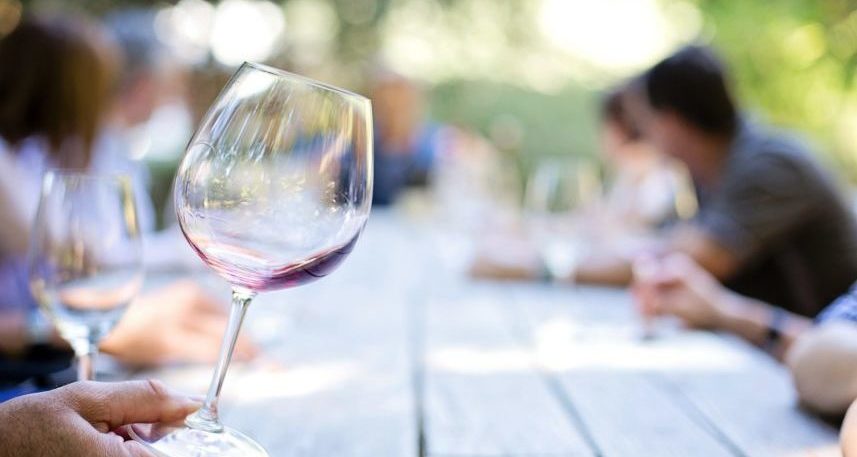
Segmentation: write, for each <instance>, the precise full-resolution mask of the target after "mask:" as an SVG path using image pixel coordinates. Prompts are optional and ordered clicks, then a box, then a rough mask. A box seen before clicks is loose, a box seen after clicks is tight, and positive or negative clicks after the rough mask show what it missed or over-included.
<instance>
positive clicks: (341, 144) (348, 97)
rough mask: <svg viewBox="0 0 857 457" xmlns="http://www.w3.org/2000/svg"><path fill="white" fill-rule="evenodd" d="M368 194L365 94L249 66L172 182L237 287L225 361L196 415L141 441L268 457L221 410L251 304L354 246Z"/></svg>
mask: <svg viewBox="0 0 857 457" xmlns="http://www.w3.org/2000/svg"><path fill="white" fill-rule="evenodd" d="M371 201H372V111H371V104H370V102H369V100H367V99H366V98H364V97H361V96H359V95H356V94H353V93H350V92H347V91H344V90H341V89H337V88H335V87H331V86H328V85H326V84H323V83H319V82H316V81H313V80H311V79H307V78H304V77H301V76H298V75H293V74H291V73H287V72H284V71H281V70H278V69H274V68H271V67H267V66H263V65H258V64H252V63H245V64H244V65H242V66H241V68H239V69H238V71H237V72H236V73H235V75H234V76H233V77H232V79H231V80H230V81H229V83H228V84H227V85H226V87H225V88H224V89H223V91H222V92H221V94H220V96H219V97H218V99H217V100H216V101H215V103H214V105H213V106H212V107H211V108H210V110H209V112H208V114H206V116H205V118H204V119H203V120H202V123H201V125H200V127H199V129H198V130H197V132H196V133H195V135H194V137H193V138H192V139H191V142H190V145H189V146H188V148H187V152H186V154H185V157H184V159H183V160H182V163H181V165H180V166H179V171H178V176H177V178H176V184H175V205H176V212H177V215H178V220H179V223H180V226H181V229H182V232H183V233H184V235H185V238H186V239H187V241H188V242H189V243H190V245H191V246H192V247H193V249H194V250H195V251H196V252H197V254H199V256H200V257H201V258H202V259H203V260H204V261H205V262H206V263H207V264H208V265H209V266H210V267H211V268H212V269H213V270H214V271H215V272H217V273H218V274H219V275H220V276H221V277H223V278H224V279H225V280H226V281H228V282H229V283H230V284H231V285H232V288H233V293H232V312H231V315H230V319H229V324H228V328H227V329H226V332H225V334H224V337H223V344H222V347H221V352H220V358H219V361H218V364H217V367H216V369H215V372H214V376H213V377H212V381H211V385H210V387H209V390H208V395H207V397H206V400H205V403H204V406H203V407H202V408H201V409H200V410H199V411H198V412H197V413H195V414H193V415H191V416H190V417H188V418H187V419H186V420H185V423H184V424H178V425H169V424H159V425H135V426H134V427H132V433H133V435H134V437H135V439H137V440H138V441H141V442H143V443H145V444H146V445H147V446H149V448H150V449H151V450H153V451H155V453H156V454H158V455H162V456H169V457H185V456H187V457H208V456H241V457H250V456H265V455H267V454H266V452H265V451H264V450H263V449H262V447H261V446H259V445H258V444H256V443H255V442H253V441H252V440H251V439H250V438H248V437H246V436H244V435H242V434H241V433H239V432H237V431H235V430H232V429H229V428H226V427H224V426H223V425H222V424H221V422H220V419H219V416H218V400H219V397H220V391H221V388H222V387H223V381H224V379H225V376H226V371H227V368H228V366H229V360H230V358H231V356H232V350H233V348H234V345H235V341H236V339H237V337H238V332H239V329H240V328H241V322H242V320H243V319H244V315H245V313H246V311H247V307H248V306H249V304H250V302H251V300H252V299H253V296H254V295H255V294H256V293H258V292H264V291H269V290H276V289H284V288H289V287H295V286H299V285H301V284H304V283H307V282H310V281H314V280H316V279H319V278H322V277H324V276H327V275H328V274H330V273H331V272H332V271H333V270H334V269H335V268H336V267H337V266H338V265H339V264H340V263H341V262H342V261H343V260H344V259H345V257H346V256H347V255H348V254H349V253H350V252H351V250H352V249H353V248H354V245H355V243H356V241H357V238H358V237H359V235H360V232H361V231H362V229H363V226H364V224H365V222H366V219H367V218H368V216H369V210H370V205H371Z"/></svg>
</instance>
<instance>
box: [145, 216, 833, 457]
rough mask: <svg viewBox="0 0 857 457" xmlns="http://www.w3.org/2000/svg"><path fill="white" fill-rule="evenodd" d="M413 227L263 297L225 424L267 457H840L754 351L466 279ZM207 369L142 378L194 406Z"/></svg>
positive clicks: (626, 311) (403, 224)
mask: <svg viewBox="0 0 857 457" xmlns="http://www.w3.org/2000/svg"><path fill="white" fill-rule="evenodd" d="M425 227H426V224H421V223H416V222H408V221H407V220H406V219H405V218H403V217H401V216H396V215H395V214H392V213H383V212H376V214H374V215H373V217H372V220H371V221H370V223H369V226H368V227H367V230H366V232H365V234H364V237H363V239H361V241H360V243H359V244H358V247H357V249H356V250H355V251H354V253H353V254H352V256H351V258H349V259H348V260H347V261H346V262H345V264H344V265H343V266H342V267H341V268H340V270H339V271H337V272H336V273H335V274H333V275H332V276H331V277H329V278H327V279H324V280H322V281H319V282H317V283H314V284H311V285H307V286H305V287H302V288H298V289H294V290H289V291H284V292H278V293H272V294H268V295H264V296H261V297H260V298H259V299H258V302H257V303H256V304H255V305H254V307H252V308H251V309H250V313H249V317H248V321H247V325H246V327H245V331H247V332H248V333H249V334H251V335H253V337H254V338H255V339H256V341H257V342H258V343H259V344H260V345H262V347H263V348H264V349H265V350H266V352H267V360H265V361H261V362H255V363H253V364H250V365H246V366H240V365H236V366H234V367H233V369H232V370H231V372H230V374H229V378H228V380H227V382H226V387H225V389H224V395H223V401H222V411H223V413H224V421H225V422H226V423H228V424H230V425H232V426H234V427H236V428H238V429H240V430H242V431H244V432H246V433H247V434H249V435H250V436H253V437H255V438H256V439H257V440H258V441H259V442H260V443H262V444H263V445H264V446H265V447H266V448H267V449H268V450H269V452H270V453H271V455H272V456H314V457H320V456H337V457H346V456H354V457H358V456H359V457H399V456H402V457H404V456H437V457H440V456H605V457H612V456H644V457H653V456H683V457H684V456H748V457H762V456H777V457H781V456H785V457H791V456H821V455H825V456H826V455H839V451H838V450H837V430H836V429H835V427H833V426H831V425H828V424H826V423H823V422H821V421H819V420H817V419H815V418H814V417H813V416H811V415H809V414H807V413H804V412H802V411H801V410H800V409H799V408H798V407H797V405H796V400H795V395H794V393H793V388H792V385H791V381H790V379H789V377H788V374H787V373H786V372H785V371H784V370H783V369H782V368H781V367H780V366H779V365H778V364H777V363H775V362H774V361H772V360H771V359H770V358H769V357H767V356H766V355H765V354H763V353H761V352H760V351H758V350H756V349H754V348H752V347H750V346H748V345H746V344H744V343H743V342H741V341H738V340H736V339H734V338H730V337H726V336H722V335H716V334H711V333H702V332H686V331H680V330H675V329H666V330H662V331H661V332H660V334H659V336H658V337H657V338H656V339H654V340H652V341H643V340H642V339H641V338H640V336H639V335H640V325H639V323H638V321H637V320H636V319H635V316H634V313H633V311H632V307H631V303H630V300H629V296H628V294H627V293H626V292H623V291H620V290H613V289H600V288H589V287H577V288H572V287H558V286H554V287H550V286H546V285H532V284H530V285H527V284H498V283H490V282H472V281H469V280H467V279H466V278H464V276H463V275H462V274H461V273H460V270H456V268H454V267H453V265H455V263H456V262H455V261H454V260H455V259H454V255H453V254H454V252H450V251H451V249H448V247H449V244H448V240H447V239H445V238H444V237H443V234H442V233H440V232H439V231H433V230H431V229H429V228H425ZM450 260H452V261H450ZM221 293H224V294H225V293H226V290H225V289H224V290H223V292H221ZM210 371H211V367H195V368H170V369H165V370H161V371H158V372H155V373H150V375H153V376H157V377H160V378H162V379H165V380H166V381H167V382H169V383H171V384H173V385H176V386H178V387H182V388H184V389H188V390H193V391H197V392H203V391H204V390H205V386H206V383H207V382H208V377H209V376H210Z"/></svg>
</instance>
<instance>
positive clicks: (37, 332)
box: [26, 310, 54, 346]
mask: <svg viewBox="0 0 857 457" xmlns="http://www.w3.org/2000/svg"><path fill="white" fill-rule="evenodd" d="M26 333H27V342H28V343H29V344H30V345H31V346H39V345H47V344H50V342H51V340H52V339H53V336H54V326H53V325H52V324H51V323H50V322H49V321H48V320H47V319H46V318H45V316H44V315H42V313H41V312H39V311H38V310H33V311H31V312H30V313H28V314H27V323H26Z"/></svg>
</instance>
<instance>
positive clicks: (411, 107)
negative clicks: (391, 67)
mask: <svg viewBox="0 0 857 457" xmlns="http://www.w3.org/2000/svg"><path fill="white" fill-rule="evenodd" d="M370 98H371V99H372V108H373V118H374V125H375V157H374V161H375V182H374V194H373V196H372V200H373V204H376V205H389V204H391V203H393V202H394V201H395V199H396V197H397V196H398V195H399V194H400V193H401V192H402V191H403V190H405V189H406V188H407V187H408V186H424V185H425V184H426V183H427V181H428V178H429V174H430V172H431V169H432V166H433V164H434V163H435V161H436V159H437V156H438V154H439V150H440V148H441V143H442V129H441V128H439V127H438V126H434V125H432V124H430V123H427V122H426V120H425V118H424V110H425V108H424V104H425V101H424V98H423V93H422V91H421V90H420V88H419V87H418V86H417V84H416V83H414V82H413V81H411V80H409V79H407V78H405V77H403V76H400V75H394V74H383V75H381V76H379V77H377V78H376V79H375V81H374V83H373V87H372V89H371V95H370Z"/></svg>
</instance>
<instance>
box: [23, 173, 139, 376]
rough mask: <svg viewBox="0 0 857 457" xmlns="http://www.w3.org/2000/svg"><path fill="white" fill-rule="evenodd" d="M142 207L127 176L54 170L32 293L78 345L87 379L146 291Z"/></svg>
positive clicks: (35, 250)
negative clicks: (107, 340)
mask: <svg viewBox="0 0 857 457" xmlns="http://www.w3.org/2000/svg"><path fill="white" fill-rule="evenodd" d="M134 202H135V200H134V195H133V190H132V186H131V181H130V179H128V178H127V177H123V176H105V175H90V174H82V173H74V172H63V171H52V172H48V173H47V174H46V175H45V178H44V182H43V185H42V193H41V197H40V202H39V209H38V212H37V215H36V221H35V224H34V225H33V230H32V238H31V241H30V253H29V254H30V255H29V279H30V288H31V290H32V292H33V296H34V297H35V298H36V301H37V302H38V304H39V306H40V307H41V309H42V310H43V311H44V313H45V314H46V315H47V316H48V317H49V318H50V319H51V321H52V322H53V323H54V324H55V325H56V327H57V328H58V329H59V331H60V333H61V334H62V336H63V338H65V339H66V340H68V342H69V343H70V344H71V346H72V348H74V352H75V354H76V355H77V358H78V379H79V380H91V379H94V376H95V373H94V358H95V356H96V354H97V352H98V343H99V342H100V341H101V340H102V339H103V338H104V336H105V335H107V334H108V333H109V332H110V330H112V329H113V327H114V326H115V325H116V323H117V322H119V319H120V318H121V317H122V315H123V314H124V312H125V309H126V308H127V307H128V305H129V304H130V303H131V301H132V300H133V299H134V298H135V297H136V295H137V293H138V292H139V291H140V287H141V286H142V282H143V262H142V246H141V241H140V231H139V226H138V221H137V211H136V207H135V204H134Z"/></svg>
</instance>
